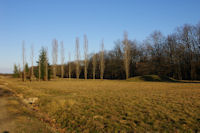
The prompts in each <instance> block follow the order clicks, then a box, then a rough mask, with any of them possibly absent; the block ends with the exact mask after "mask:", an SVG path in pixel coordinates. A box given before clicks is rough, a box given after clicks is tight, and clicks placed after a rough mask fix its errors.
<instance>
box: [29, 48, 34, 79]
mask: <svg viewBox="0 0 200 133" xmlns="http://www.w3.org/2000/svg"><path fill="white" fill-rule="evenodd" d="M33 60H34V48H33V45H32V46H31V75H30V81H32V80H33V77H34V73H33V69H34V68H33Z"/></svg>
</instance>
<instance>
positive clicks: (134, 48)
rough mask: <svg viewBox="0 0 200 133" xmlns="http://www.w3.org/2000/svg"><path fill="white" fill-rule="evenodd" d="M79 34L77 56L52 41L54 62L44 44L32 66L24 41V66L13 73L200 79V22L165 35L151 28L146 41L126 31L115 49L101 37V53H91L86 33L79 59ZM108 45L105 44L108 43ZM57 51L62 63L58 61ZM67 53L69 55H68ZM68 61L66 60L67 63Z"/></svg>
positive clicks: (25, 76)
mask: <svg viewBox="0 0 200 133" xmlns="http://www.w3.org/2000/svg"><path fill="white" fill-rule="evenodd" d="M79 43H80V42H79V38H76V45H75V47H76V52H75V57H76V58H75V60H74V61H71V56H74V55H70V53H65V51H66V50H65V49H64V43H63V42H61V43H60V44H59V43H58V40H56V39H54V40H53V41H52V49H53V50H52V64H50V63H49V58H50V57H48V54H47V53H48V50H47V48H42V49H41V51H40V56H39V58H38V60H37V64H38V66H33V62H34V59H33V57H34V51H33V49H32V54H31V55H32V65H31V67H29V65H28V64H27V63H26V61H25V59H24V58H25V57H24V56H25V48H24V47H25V46H24V42H23V49H22V52H23V66H22V67H23V68H22V69H20V65H17V64H15V66H14V76H15V77H20V76H21V77H23V79H26V78H29V79H31V78H32V79H33V77H36V78H38V79H43V80H47V79H50V78H56V77H61V78H81V79H84V78H85V79H127V78H129V77H134V76H141V75H152V74H154V75H159V76H167V77H171V78H174V79H178V80H199V79H200V23H198V24H196V25H190V24H185V25H183V26H180V27H177V28H176V29H175V30H174V31H173V33H171V34H169V35H166V36H165V35H163V34H162V32H160V31H154V32H152V33H151V34H150V35H149V36H148V37H147V38H146V39H145V40H144V41H142V42H139V41H137V40H131V39H129V38H128V33H127V32H124V39H123V40H117V41H115V45H114V48H113V49H112V50H109V51H107V50H104V42H103V40H102V43H101V50H100V52H98V53H90V54H88V39H87V36H86V35H84V43H83V44H84V60H81V59H80V55H81V54H80V50H79ZM105 45H106V44H105ZM58 54H59V55H60V57H61V59H60V60H61V63H60V64H58ZM65 54H66V55H68V58H67V59H65ZM66 61H67V63H65V62H66Z"/></svg>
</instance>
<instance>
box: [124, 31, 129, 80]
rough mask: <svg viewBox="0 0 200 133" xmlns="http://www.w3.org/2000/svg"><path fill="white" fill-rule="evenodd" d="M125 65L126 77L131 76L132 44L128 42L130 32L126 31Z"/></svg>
mask: <svg viewBox="0 0 200 133" xmlns="http://www.w3.org/2000/svg"><path fill="white" fill-rule="evenodd" d="M123 44H124V67H125V72H126V79H128V78H129V65H130V45H129V42H128V33H127V32H124V41H123Z"/></svg>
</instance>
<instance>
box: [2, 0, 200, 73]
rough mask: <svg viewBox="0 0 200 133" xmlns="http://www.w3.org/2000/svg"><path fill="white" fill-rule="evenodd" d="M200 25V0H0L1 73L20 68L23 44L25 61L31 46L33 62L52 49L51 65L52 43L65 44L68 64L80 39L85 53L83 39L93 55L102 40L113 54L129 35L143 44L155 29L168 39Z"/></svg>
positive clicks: (28, 56) (28, 57)
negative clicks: (184, 27)
mask: <svg viewBox="0 0 200 133" xmlns="http://www.w3.org/2000/svg"><path fill="white" fill-rule="evenodd" d="M198 22H200V1H199V0H0V73H7V72H12V70H13V64H14V63H17V64H22V62H21V59H22V52H21V49H22V48H21V47H22V40H25V45H26V60H27V62H30V47H31V45H34V51H35V60H36V59H37V57H38V53H39V50H40V49H41V47H42V46H45V47H48V49H49V58H50V62H51V51H52V50H51V42H52V39H54V38H56V39H57V40H58V41H59V42H60V41H64V46H65V53H66V59H67V58H68V57H67V55H68V52H71V53H72V54H74V51H75V38H76V37H79V38H80V47H81V52H82V48H83V35H84V34H86V35H87V37H88V40H89V52H90V53H92V52H97V51H99V47H100V42H101V40H102V39H104V42H105V49H107V50H110V49H112V48H113V46H114V41H116V40H118V39H122V37H123V32H124V31H125V30H126V31H127V32H128V34H129V39H137V40H139V41H142V40H144V39H145V38H146V37H147V36H148V35H149V34H150V33H151V32H153V31H154V30H160V31H161V32H163V33H164V35H167V34H170V33H171V32H173V31H174V29H175V28H176V27H177V26H181V25H183V24H185V23H188V24H197V23H198ZM82 53H83V52H82ZM72 57H74V55H72ZM66 62H67V60H66ZM58 63H60V60H58Z"/></svg>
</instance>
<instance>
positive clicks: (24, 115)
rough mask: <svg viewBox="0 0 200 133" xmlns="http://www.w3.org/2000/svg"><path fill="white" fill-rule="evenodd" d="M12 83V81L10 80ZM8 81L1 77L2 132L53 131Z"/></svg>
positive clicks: (47, 132) (0, 116)
mask: <svg viewBox="0 0 200 133" xmlns="http://www.w3.org/2000/svg"><path fill="white" fill-rule="evenodd" d="M9 84H10V82H9ZM7 86H8V83H7V82H6V80H5V79H4V78H3V77H0V133H21V132H25V133H36V132H37V133H51V132H54V131H52V129H51V127H49V125H47V124H46V123H44V122H42V121H41V120H39V118H38V117H36V114H35V112H34V111H32V110H31V109H29V108H28V107H27V106H25V105H23V104H22V102H21V100H22V99H19V98H18V97H16V95H15V93H14V92H13V91H12V90H10V89H9V88H8V87H7Z"/></svg>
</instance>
